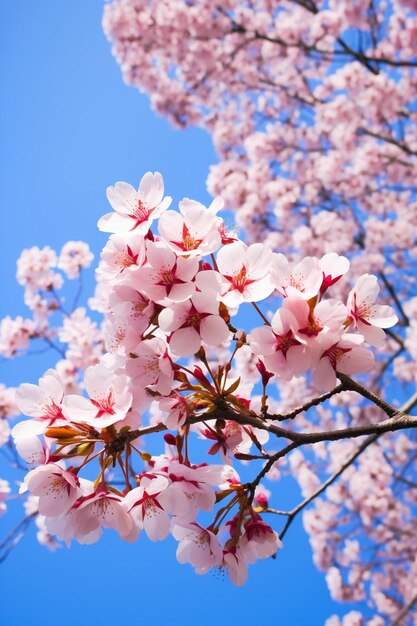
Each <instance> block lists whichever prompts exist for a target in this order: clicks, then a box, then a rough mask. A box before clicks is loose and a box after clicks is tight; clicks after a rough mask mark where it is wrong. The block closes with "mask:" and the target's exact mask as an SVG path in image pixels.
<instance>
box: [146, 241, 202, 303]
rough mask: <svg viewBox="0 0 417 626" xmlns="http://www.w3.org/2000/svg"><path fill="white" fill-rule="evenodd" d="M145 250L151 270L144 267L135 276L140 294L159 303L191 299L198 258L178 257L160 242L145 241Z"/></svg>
mask: <svg viewBox="0 0 417 626" xmlns="http://www.w3.org/2000/svg"><path fill="white" fill-rule="evenodd" d="M146 250H147V260H148V263H149V265H150V267H143V268H142V269H141V270H139V271H138V272H137V274H136V276H135V282H136V283H137V284H138V286H139V285H140V289H141V291H142V292H143V293H145V294H146V295H147V296H148V297H149V298H150V299H151V300H152V301H153V302H159V303H162V304H163V303H164V302H166V300H168V301H173V302H183V301H184V300H187V299H188V298H190V297H191V296H192V295H193V294H194V292H195V285H194V283H193V282H192V279H193V278H194V276H195V275H196V273H197V271H198V265H199V264H198V260H197V258H196V257H191V258H184V257H181V256H179V257H177V255H176V254H175V253H174V252H173V251H172V250H171V249H169V248H167V246H166V245H165V244H164V243H163V242H162V241H158V242H153V241H148V243H147V246H146Z"/></svg>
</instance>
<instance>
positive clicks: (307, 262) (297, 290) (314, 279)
mask: <svg viewBox="0 0 417 626" xmlns="http://www.w3.org/2000/svg"><path fill="white" fill-rule="evenodd" d="M271 280H272V283H273V284H274V286H275V287H276V289H278V291H279V293H281V294H282V295H283V296H284V297H287V296H291V295H300V296H301V297H302V298H304V300H310V298H314V297H315V296H316V295H317V294H318V293H319V291H320V287H321V285H322V282H323V272H322V270H321V268H320V266H319V262H318V259H316V258H313V257H306V258H305V259H303V260H302V261H300V262H299V263H297V264H296V265H295V266H293V267H291V265H290V263H289V261H288V259H287V258H286V257H285V256H284V255H283V254H281V253H279V254H274V255H273V258H272V261H271Z"/></svg>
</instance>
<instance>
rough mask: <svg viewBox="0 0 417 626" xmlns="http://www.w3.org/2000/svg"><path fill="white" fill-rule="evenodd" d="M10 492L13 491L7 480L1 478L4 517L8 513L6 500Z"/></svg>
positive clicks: (0, 497)
mask: <svg viewBox="0 0 417 626" xmlns="http://www.w3.org/2000/svg"><path fill="white" fill-rule="evenodd" d="M10 492H11V489H10V486H9V483H8V482H7V480H3V479H2V478H0V515H3V513H5V511H6V508H7V507H6V503H5V500H6V498H7V496H8V494H9V493H10Z"/></svg>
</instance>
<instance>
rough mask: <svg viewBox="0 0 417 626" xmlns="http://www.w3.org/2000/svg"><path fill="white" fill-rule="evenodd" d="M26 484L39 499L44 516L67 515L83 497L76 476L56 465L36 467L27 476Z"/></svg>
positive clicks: (40, 511) (39, 506)
mask: <svg viewBox="0 0 417 626" xmlns="http://www.w3.org/2000/svg"><path fill="white" fill-rule="evenodd" d="M24 484H25V486H26V487H27V489H28V490H29V491H30V492H31V493H32V494H33V495H35V496H38V497H39V501H38V509H39V513H41V514H42V515H51V516H56V515H60V514H62V513H66V512H67V511H68V510H69V509H70V508H71V507H72V505H73V504H74V502H75V501H76V500H77V499H78V498H79V497H80V496H82V495H83V492H82V490H81V488H80V482H79V480H78V478H77V476H76V474H74V473H73V472H71V471H69V470H64V469H63V468H62V467H60V466H59V465H57V464H56V463H48V464H46V465H40V466H39V467H36V468H35V469H33V470H32V471H30V472H29V473H28V474H27V475H26V476H25V481H24Z"/></svg>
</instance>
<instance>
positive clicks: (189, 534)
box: [171, 522, 223, 574]
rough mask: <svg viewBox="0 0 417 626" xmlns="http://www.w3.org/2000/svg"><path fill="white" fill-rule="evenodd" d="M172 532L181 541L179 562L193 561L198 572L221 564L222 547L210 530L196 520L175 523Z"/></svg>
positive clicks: (202, 572) (178, 551)
mask: <svg viewBox="0 0 417 626" xmlns="http://www.w3.org/2000/svg"><path fill="white" fill-rule="evenodd" d="M171 532H172V534H173V536H174V537H175V539H176V540H177V541H179V544H178V548H177V560H178V562H179V563H191V565H192V566H193V567H194V568H195V571H196V573H197V574H205V573H206V572H207V571H208V570H210V569H211V568H212V567H217V566H219V565H220V564H221V562H222V558H223V551H222V547H221V545H220V543H219V540H218V539H217V537H216V535H214V534H213V533H212V532H211V531H210V530H207V529H206V528H203V527H202V526H200V525H199V524H197V523H196V522H191V523H189V524H175V523H174V524H173V526H172V529H171Z"/></svg>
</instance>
